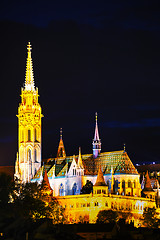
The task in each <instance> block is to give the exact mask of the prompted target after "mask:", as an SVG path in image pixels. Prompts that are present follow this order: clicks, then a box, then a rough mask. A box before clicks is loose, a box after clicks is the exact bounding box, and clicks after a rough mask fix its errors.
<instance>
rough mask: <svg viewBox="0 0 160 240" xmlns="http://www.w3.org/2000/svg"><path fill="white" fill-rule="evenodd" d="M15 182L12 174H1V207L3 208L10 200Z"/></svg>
mask: <svg viewBox="0 0 160 240" xmlns="http://www.w3.org/2000/svg"><path fill="white" fill-rule="evenodd" d="M13 187H14V183H13V181H12V178H11V176H10V175H7V174H6V173H1V174H0V208H1V209H3V208H5V207H6V206H7V205H8V202H9V201H10V195H11V193H12V191H13Z"/></svg>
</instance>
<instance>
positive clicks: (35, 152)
mask: <svg viewBox="0 0 160 240" xmlns="http://www.w3.org/2000/svg"><path fill="white" fill-rule="evenodd" d="M34 154H35V162H37V150H36V149H35V151H34Z"/></svg>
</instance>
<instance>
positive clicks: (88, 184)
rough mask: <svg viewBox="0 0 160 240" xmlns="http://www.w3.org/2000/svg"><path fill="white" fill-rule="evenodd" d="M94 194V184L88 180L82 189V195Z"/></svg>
mask: <svg viewBox="0 0 160 240" xmlns="http://www.w3.org/2000/svg"><path fill="white" fill-rule="evenodd" d="M91 192H93V183H92V182H91V181H89V180H87V182H86V184H85V185H84V186H83V187H82V189H81V194H90V193H91Z"/></svg>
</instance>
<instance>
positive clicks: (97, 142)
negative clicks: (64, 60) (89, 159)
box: [92, 112, 101, 158]
mask: <svg viewBox="0 0 160 240" xmlns="http://www.w3.org/2000/svg"><path fill="white" fill-rule="evenodd" d="M95 116H96V126H95V133H94V139H93V142H92V145H93V156H94V158H96V157H97V156H98V155H99V153H100V152H101V140H100V138H99V132H98V123H97V112H96V114H95Z"/></svg>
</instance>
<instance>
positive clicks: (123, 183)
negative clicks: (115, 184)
mask: <svg viewBox="0 0 160 240" xmlns="http://www.w3.org/2000/svg"><path fill="white" fill-rule="evenodd" d="M122 188H123V189H124V188H125V181H124V180H122Z"/></svg>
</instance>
